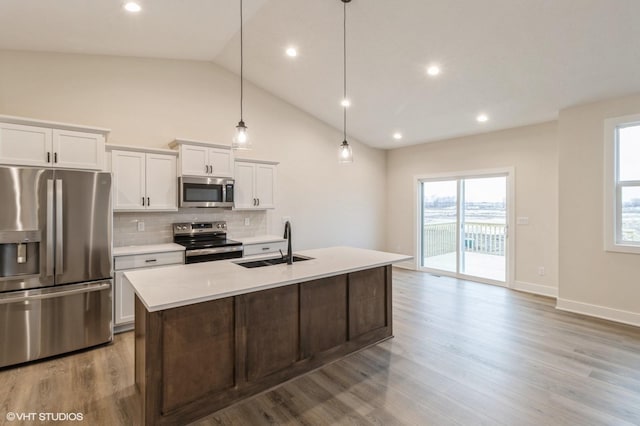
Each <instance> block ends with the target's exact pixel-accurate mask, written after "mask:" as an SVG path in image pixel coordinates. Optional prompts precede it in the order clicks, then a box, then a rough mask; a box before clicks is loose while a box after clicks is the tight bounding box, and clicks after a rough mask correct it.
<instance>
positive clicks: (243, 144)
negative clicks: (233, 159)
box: [231, 0, 251, 150]
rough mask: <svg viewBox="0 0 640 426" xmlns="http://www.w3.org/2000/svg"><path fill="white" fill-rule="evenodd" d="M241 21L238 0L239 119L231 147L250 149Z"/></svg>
mask: <svg viewBox="0 0 640 426" xmlns="http://www.w3.org/2000/svg"><path fill="white" fill-rule="evenodd" d="M242 30H243V23H242V0H240V121H239V122H238V125H237V126H236V134H235V136H234V138H233V143H232V144H231V148H233V149H237V150H249V149H251V141H250V140H249V133H248V128H247V126H246V125H245V124H244V120H243V119H242V101H243V95H244V90H243V89H244V78H243V77H244V76H243V70H244V69H243V68H244V56H243V53H244V52H243V42H244V40H243V31H242Z"/></svg>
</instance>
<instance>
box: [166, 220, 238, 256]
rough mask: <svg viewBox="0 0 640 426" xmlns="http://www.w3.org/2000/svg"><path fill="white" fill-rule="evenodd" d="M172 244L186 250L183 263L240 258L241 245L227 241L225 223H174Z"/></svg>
mask: <svg viewBox="0 0 640 426" xmlns="http://www.w3.org/2000/svg"><path fill="white" fill-rule="evenodd" d="M173 242H174V243H176V244H180V245H181V246H184V247H185V248H186V252H185V263H199V262H209V261H212V260H223V259H233V258H238V257H242V253H243V250H242V248H243V247H242V243H241V242H239V241H234V240H228V239H227V223H226V222H222V221H219V222H194V223H174V224H173Z"/></svg>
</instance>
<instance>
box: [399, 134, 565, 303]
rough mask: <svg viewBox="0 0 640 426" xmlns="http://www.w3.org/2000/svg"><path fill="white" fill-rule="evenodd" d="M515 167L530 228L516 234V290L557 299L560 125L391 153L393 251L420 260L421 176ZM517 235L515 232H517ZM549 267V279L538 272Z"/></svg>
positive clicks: (520, 207)
mask: <svg viewBox="0 0 640 426" xmlns="http://www.w3.org/2000/svg"><path fill="white" fill-rule="evenodd" d="M505 167H513V168H515V193H516V196H515V209H516V211H515V213H516V216H527V217H528V218H529V225H526V226H522V225H521V226H517V227H516V229H515V238H516V249H515V251H516V253H515V284H516V287H518V286H519V287H521V288H526V289H527V290H529V291H538V292H541V293H543V294H548V295H555V293H556V291H557V285H558V248H557V247H558V213H557V208H558V194H557V187H558V170H557V168H558V154H557V123H556V122H550V123H544V124H539V125H534V126H527V127H520V128H516V129H510V130H504V131H499V132H492V133H485V134H481V135H476V136H469V137H462V138H457V139H451V140H446V141H439V142H431V143H426V144H422V145H417V146H411V147H406V148H399V149H394V150H392V151H389V153H388V158H387V188H388V189H389V191H388V200H389V203H388V207H387V212H388V213H387V215H388V228H387V248H388V249H389V250H390V251H395V252H400V253H406V254H410V255H412V256H416V255H417V253H416V252H415V248H414V236H415V235H416V232H417V230H416V229H415V228H416V226H415V220H414V211H415V210H416V194H415V192H414V181H415V176H418V175H430V174H441V173H452V172H462V171H467V170H481V169H496V168H505ZM512 235H513V233H512ZM539 266H544V267H545V269H546V273H545V275H544V276H539V275H538V267H539Z"/></svg>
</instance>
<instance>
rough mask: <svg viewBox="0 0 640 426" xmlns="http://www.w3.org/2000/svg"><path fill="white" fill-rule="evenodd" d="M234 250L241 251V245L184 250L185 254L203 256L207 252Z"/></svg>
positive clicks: (217, 252) (228, 251)
mask: <svg viewBox="0 0 640 426" xmlns="http://www.w3.org/2000/svg"><path fill="white" fill-rule="evenodd" d="M235 251H242V246H231V247H219V248H208V249H198V250H187V251H186V252H185V256H187V257H192V256H203V255H207V254H220V253H232V252H235Z"/></svg>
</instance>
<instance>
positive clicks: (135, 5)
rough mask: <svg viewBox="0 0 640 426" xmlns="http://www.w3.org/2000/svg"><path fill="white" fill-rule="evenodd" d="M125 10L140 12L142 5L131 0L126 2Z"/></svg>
mask: <svg viewBox="0 0 640 426" xmlns="http://www.w3.org/2000/svg"><path fill="white" fill-rule="evenodd" d="M124 10H126V11H127V12H131V13H138V12H140V11H141V10H142V7H140V5H139V4H138V3H136V2H134V1H130V2H127V3H125V5H124Z"/></svg>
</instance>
